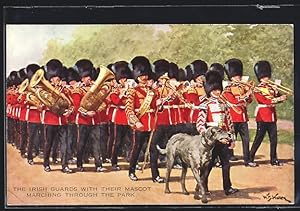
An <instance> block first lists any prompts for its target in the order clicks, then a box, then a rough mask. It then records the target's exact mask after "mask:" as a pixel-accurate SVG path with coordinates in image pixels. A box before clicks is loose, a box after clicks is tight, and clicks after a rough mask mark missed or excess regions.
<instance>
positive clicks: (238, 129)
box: [233, 122, 250, 164]
mask: <svg viewBox="0 0 300 211" xmlns="http://www.w3.org/2000/svg"><path fill="white" fill-rule="evenodd" d="M233 127H234V133H235V136H236V137H237V135H238V133H239V134H240V136H241V139H242V145H243V158H244V163H245V164H246V163H249V162H250V152H249V142H250V137H249V128H248V123H247V122H234V123H233Z"/></svg>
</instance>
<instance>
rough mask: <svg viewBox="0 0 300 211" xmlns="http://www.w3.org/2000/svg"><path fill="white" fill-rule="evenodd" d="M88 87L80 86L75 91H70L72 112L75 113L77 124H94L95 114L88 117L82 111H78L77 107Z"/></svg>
mask: <svg viewBox="0 0 300 211" xmlns="http://www.w3.org/2000/svg"><path fill="white" fill-rule="evenodd" d="M89 88H90V87H80V88H78V89H77V91H75V92H73V93H72V100H73V106H74V109H73V113H74V115H75V123H76V124H78V125H95V124H96V122H95V116H96V115H95V116H93V117H89V116H86V115H84V114H83V113H81V112H79V111H78V109H79V107H80V102H81V99H82V98H83V96H84V95H85V94H86V92H87V91H88V89H89Z"/></svg>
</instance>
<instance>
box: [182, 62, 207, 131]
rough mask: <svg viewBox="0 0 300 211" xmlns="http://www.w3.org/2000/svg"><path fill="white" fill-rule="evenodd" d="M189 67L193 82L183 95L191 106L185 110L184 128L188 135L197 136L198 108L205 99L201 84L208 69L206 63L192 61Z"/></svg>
mask: <svg viewBox="0 0 300 211" xmlns="http://www.w3.org/2000/svg"><path fill="white" fill-rule="evenodd" d="M190 67H191V69H192V72H193V80H191V82H190V83H189V86H188V87H187V88H186V90H185V92H184V94H183V96H184V97H185V98H186V100H187V102H188V103H190V104H191V107H190V108H187V110H186V111H187V113H186V116H187V117H188V121H187V124H186V127H187V128H188V133H189V134H191V135H197V134H198V131H197V128H196V122H197V119H198V115H199V111H200V109H199V106H200V104H201V103H202V102H203V100H204V99H205V97H206V94H205V90H204V87H203V83H204V81H205V73H206V72H207V69H208V67H207V64H206V62H205V61H202V60H195V61H193V62H192V63H191V64H190Z"/></svg>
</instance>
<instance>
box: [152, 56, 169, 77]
mask: <svg viewBox="0 0 300 211" xmlns="http://www.w3.org/2000/svg"><path fill="white" fill-rule="evenodd" d="M153 65H154V72H155V75H156V78H157V79H158V78H159V77H161V76H162V75H164V74H166V73H168V72H169V69H170V63H169V62H168V61H167V60H165V59H159V60H156V61H155V62H154V63H153Z"/></svg>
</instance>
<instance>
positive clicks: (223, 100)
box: [219, 92, 242, 114]
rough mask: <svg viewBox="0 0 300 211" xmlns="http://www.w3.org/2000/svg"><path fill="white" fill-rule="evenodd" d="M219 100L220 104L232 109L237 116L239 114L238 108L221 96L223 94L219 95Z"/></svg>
mask: <svg viewBox="0 0 300 211" xmlns="http://www.w3.org/2000/svg"><path fill="white" fill-rule="evenodd" d="M219 100H220V101H221V102H222V103H225V104H226V105H227V106H229V107H230V108H232V109H233V110H234V111H235V112H236V113H238V114H241V113H242V111H241V109H240V108H239V107H236V106H235V105H234V104H232V103H230V102H229V101H228V100H227V99H226V97H225V96H224V95H223V92H222V93H221V94H220V96H219Z"/></svg>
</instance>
